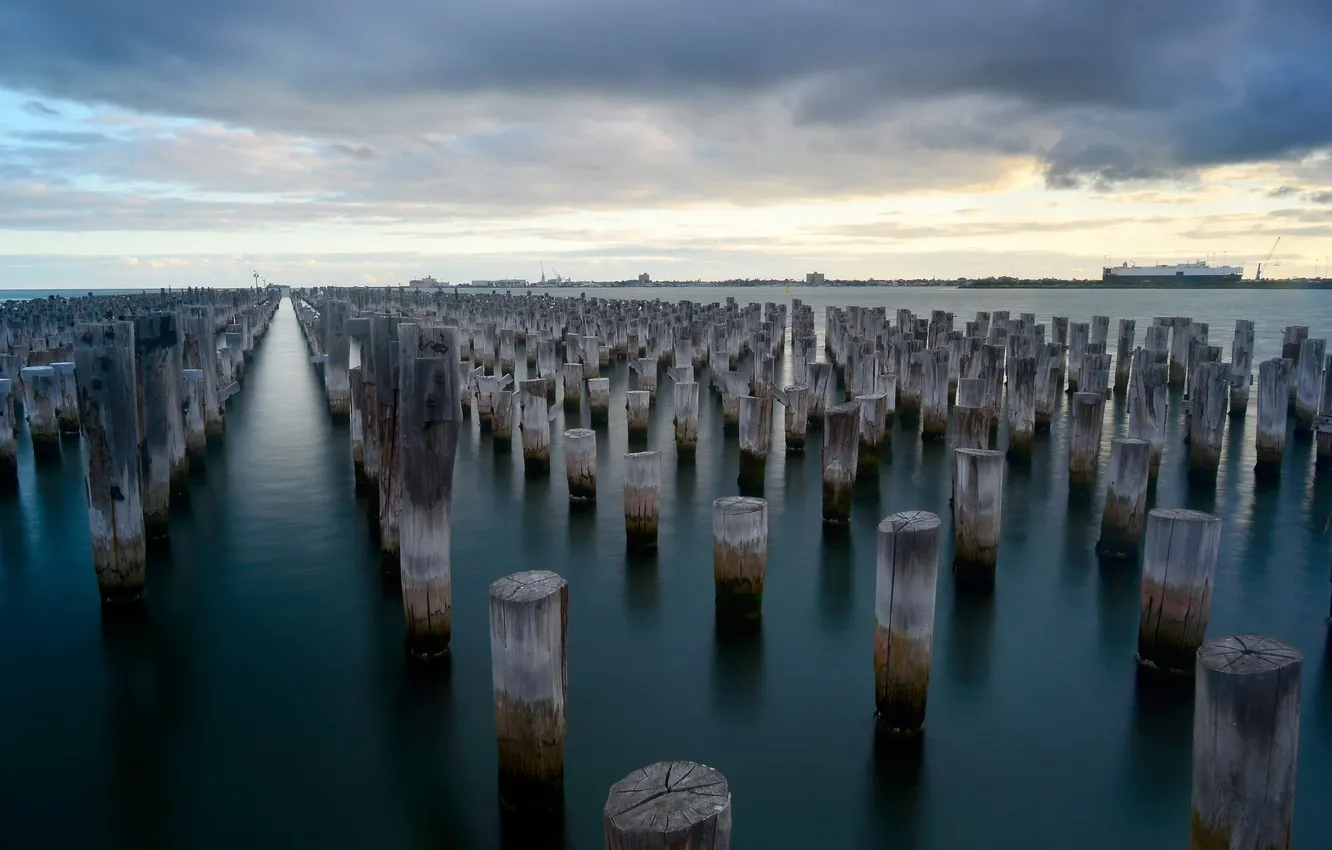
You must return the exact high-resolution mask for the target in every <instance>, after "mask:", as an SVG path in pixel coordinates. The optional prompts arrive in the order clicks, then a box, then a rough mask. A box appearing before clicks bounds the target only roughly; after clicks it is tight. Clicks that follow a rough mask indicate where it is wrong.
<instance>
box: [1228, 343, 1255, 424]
mask: <svg viewBox="0 0 1332 850" xmlns="http://www.w3.org/2000/svg"><path fill="white" fill-rule="evenodd" d="M1252 383H1253V322H1251V321H1249V320H1247V319H1236V320H1235V339H1234V341H1233V342H1232V343H1231V346H1230V415H1231V416H1240V417H1243V416H1244V414H1245V413H1246V412H1248V410H1249V387H1250V386H1251V385H1252Z"/></svg>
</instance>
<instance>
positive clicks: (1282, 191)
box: [1267, 186, 1300, 198]
mask: <svg viewBox="0 0 1332 850" xmlns="http://www.w3.org/2000/svg"><path fill="white" fill-rule="evenodd" d="M1299 191H1300V190H1299V189H1298V188H1296V187H1294V186H1278V187H1276V188H1275V189H1272V190H1270V191H1269V192H1268V193H1267V197H1269V198H1284V197H1286V196H1287V195H1294V194H1295V193H1297V192H1299Z"/></svg>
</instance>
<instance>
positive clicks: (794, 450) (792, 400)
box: [780, 384, 809, 454]
mask: <svg viewBox="0 0 1332 850" xmlns="http://www.w3.org/2000/svg"><path fill="white" fill-rule="evenodd" d="M780 400H781V402H782V407H783V408H785V413H784V414H783V416H784V424H785V426H786V453H787V454H800V453H803V452H804V451H805V434H806V433H807V432H808V429H809V387H806V386H804V385H800V384H797V385H796V386H791V387H785V388H783V389H782V398H781V399H780Z"/></svg>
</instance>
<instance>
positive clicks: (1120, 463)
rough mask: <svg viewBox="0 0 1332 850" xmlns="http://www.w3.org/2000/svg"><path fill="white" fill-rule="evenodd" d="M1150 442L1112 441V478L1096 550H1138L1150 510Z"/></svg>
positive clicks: (1112, 554) (1113, 553) (1110, 554)
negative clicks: (1148, 507) (1148, 505)
mask: <svg viewBox="0 0 1332 850" xmlns="http://www.w3.org/2000/svg"><path fill="white" fill-rule="evenodd" d="M1150 467H1151V445H1150V444H1149V443H1148V442H1147V441H1146V440H1132V439H1114V440H1111V441H1110V464H1109V467H1108V469H1107V477H1108V478H1109V479H1110V482H1109V486H1108V487H1107V489H1106V493H1105V509H1104V510H1103V511H1102V513H1101V539H1100V540H1098V541H1097V542H1096V551H1097V553H1098V554H1100V555H1101V556H1102V557H1107V558H1132V557H1135V556H1136V555H1137V554H1138V543H1139V542H1140V541H1141V539H1142V527H1143V523H1144V522H1145V521H1146V518H1147V517H1146V514H1147V482H1148V481H1149V479H1150Z"/></svg>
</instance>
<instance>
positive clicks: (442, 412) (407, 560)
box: [397, 323, 462, 658]
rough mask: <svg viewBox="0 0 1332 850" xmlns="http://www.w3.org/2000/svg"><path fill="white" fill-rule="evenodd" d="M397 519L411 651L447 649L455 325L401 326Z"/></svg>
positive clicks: (458, 421)
mask: <svg viewBox="0 0 1332 850" xmlns="http://www.w3.org/2000/svg"><path fill="white" fill-rule="evenodd" d="M398 342H399V346H398V351H399V357H398V367H399V378H398V393H397V401H398V410H397V420H398V421H397V424H398V426H399V436H400V441H399V444H398V446H397V456H398V472H399V476H400V480H401V502H400V505H401V513H400V516H399V518H398V532H399V541H400V549H399V553H398V554H399V561H400V564H401V574H402V606H403V616H404V618H405V620H406V643H407V651H408V652H409V653H411V654H412V655H413V656H415V657H418V658H433V657H438V656H442V655H445V654H447V653H448V651H449V640H450V638H451V636H452V632H453V568H452V541H453V467H454V461H455V458H456V456H457V451H458V438H459V435H460V433H461V431H462V405H461V388H460V386H459V369H458V348H459V343H458V331H457V329H456V328H421V327H419V326H417V325H414V324H408V323H404V324H402V325H399V327H398Z"/></svg>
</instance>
